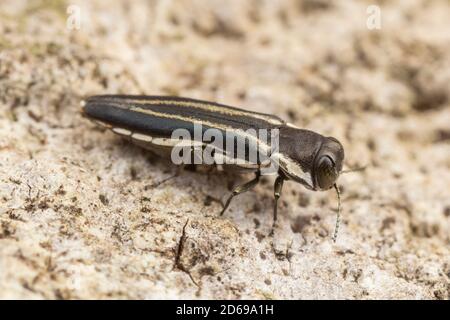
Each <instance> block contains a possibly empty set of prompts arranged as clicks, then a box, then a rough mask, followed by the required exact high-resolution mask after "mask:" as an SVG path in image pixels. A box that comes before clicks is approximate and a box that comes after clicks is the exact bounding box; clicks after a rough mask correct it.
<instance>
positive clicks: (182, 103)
mask: <svg viewBox="0 0 450 320" xmlns="http://www.w3.org/2000/svg"><path fill="white" fill-rule="evenodd" d="M125 102H126V103H130V104H148V105H164V104H170V105H175V106H182V107H189V108H196V109H201V110H207V111H211V112H217V113H221V114H227V115H231V116H250V117H253V118H257V119H260V120H264V121H267V122H269V123H271V124H273V125H283V124H284V122H283V121H281V120H277V119H274V118H272V117H270V116H265V115H261V114H256V113H253V112H250V111H244V110H233V109H229V108H227V106H224V107H220V106H216V105H214V104H209V103H203V102H193V101H178V100H138V99H126V100H125Z"/></svg>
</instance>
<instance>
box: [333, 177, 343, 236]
mask: <svg viewBox="0 0 450 320" xmlns="http://www.w3.org/2000/svg"><path fill="white" fill-rule="evenodd" d="M333 187H334V190H336V194H337V198H338V210H337V215H336V225H335V227H334V234H333V242H336V238H337V235H338V231H339V223H340V220H341V192H340V191H339V188H338V186H337V184H336V183H335V184H334V185H333Z"/></svg>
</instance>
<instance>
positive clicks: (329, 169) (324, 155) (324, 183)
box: [312, 137, 344, 190]
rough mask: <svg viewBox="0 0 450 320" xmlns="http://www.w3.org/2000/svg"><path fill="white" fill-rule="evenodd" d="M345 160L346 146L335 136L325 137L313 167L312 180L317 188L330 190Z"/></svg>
mask: <svg viewBox="0 0 450 320" xmlns="http://www.w3.org/2000/svg"><path fill="white" fill-rule="evenodd" d="M343 162H344V148H343V147H342V145H341V144H340V142H339V141H338V140H337V139H335V138H333V137H327V138H324V141H323V143H322V145H321V146H320V149H319V150H318V152H317V154H316V156H315V158H314V163H313V168H312V180H313V184H314V189H315V190H328V189H330V188H331V187H333V185H334V184H335V182H336V180H337V178H338V177H339V173H340V172H341V170H342V164H343Z"/></svg>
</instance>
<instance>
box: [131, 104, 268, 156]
mask: <svg viewBox="0 0 450 320" xmlns="http://www.w3.org/2000/svg"><path fill="white" fill-rule="evenodd" d="M129 110H130V111H135V112H139V113H144V114H149V115H152V116H155V117H160V118H167V119H177V120H181V121H188V122H191V123H194V124H199V125H207V126H209V127H211V128H217V129H221V130H225V131H234V132H236V133H237V134H239V135H242V136H245V137H246V138H249V139H252V140H253V141H255V142H257V143H259V144H260V145H262V147H263V148H266V150H270V146H269V145H267V144H266V143H263V142H262V141H260V140H259V139H258V138H257V137H255V136H254V135H252V134H248V133H246V132H245V131H243V130H240V129H236V128H233V127H230V126H226V125H222V124H218V123H214V122H209V121H205V120H197V119H195V118H192V117H184V116H181V115H175V114H167V113H161V112H156V111H152V110H148V109H143V108H140V107H130V109H129Z"/></svg>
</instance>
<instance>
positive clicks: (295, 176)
mask: <svg viewBox="0 0 450 320" xmlns="http://www.w3.org/2000/svg"><path fill="white" fill-rule="evenodd" d="M324 139H325V137H324V136H322V135H320V134H318V133H315V132H312V131H309V130H304V129H299V128H294V127H290V126H283V127H281V128H280V136H279V157H278V161H279V166H280V169H281V171H282V173H283V174H284V175H285V176H286V177H287V178H289V179H292V180H294V181H296V182H299V183H301V184H302V185H304V186H305V187H306V188H308V189H315V188H314V181H313V176H312V168H313V165H314V159H315V157H316V154H317V152H318V151H319V149H320V147H321V145H322V142H323V140H324Z"/></svg>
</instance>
